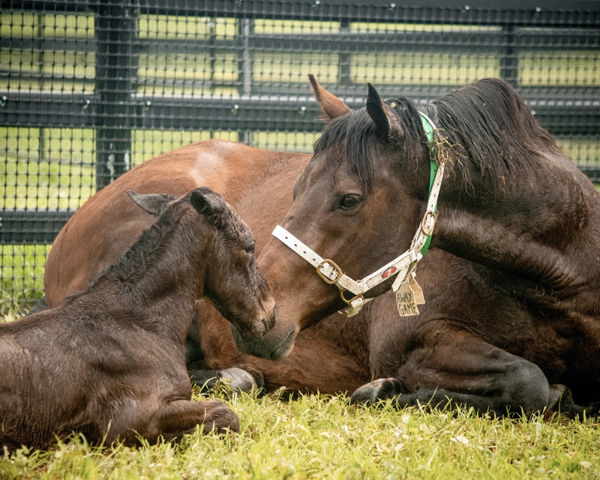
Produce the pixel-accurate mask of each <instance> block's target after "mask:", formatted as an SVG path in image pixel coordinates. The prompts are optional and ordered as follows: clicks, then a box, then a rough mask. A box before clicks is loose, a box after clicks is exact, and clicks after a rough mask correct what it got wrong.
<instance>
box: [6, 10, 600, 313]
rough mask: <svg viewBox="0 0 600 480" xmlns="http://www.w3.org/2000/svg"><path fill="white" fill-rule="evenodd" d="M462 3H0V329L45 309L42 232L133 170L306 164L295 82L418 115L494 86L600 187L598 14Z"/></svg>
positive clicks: (314, 132)
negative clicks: (470, 88)
mask: <svg viewBox="0 0 600 480" xmlns="http://www.w3.org/2000/svg"><path fill="white" fill-rule="evenodd" d="M167 3H168V5H166V4H167ZM415 3H418V4H417V5H415ZM468 3H469V2H457V1H454V0H447V1H444V2H442V1H440V0H423V1H420V2H412V3H409V2H405V1H395V2H392V1H381V0H302V1H300V0H292V1H283V0H281V1H272V0H262V1H254V0H243V1H241V0H212V1H208V0H206V1H202V0H197V1H193V2H191V1H189V0H170V1H169V2H164V1H162V0H160V1H158V0H96V1H85V0H69V1H63V2H60V1H59V2H51V1H25V0H19V1H17V0H3V1H2V11H1V13H0V20H1V22H0V155H2V159H1V160H0V202H1V204H0V218H1V224H0V268H1V271H0V272H1V273H0V283H1V292H2V295H1V296H0V312H1V311H3V310H5V309H6V308H9V307H14V305H17V304H20V305H23V304H31V303H32V302H33V301H34V300H35V298H38V297H40V296H41V295H42V276H43V264H44V259H45V256H46V254H47V251H48V249H49V244H50V243H51V242H52V240H53V238H54V237H55V235H56V233H57V232H58V231H59V229H60V228H61V226H62V225H63V224H64V222H65V221H66V220H67V219H68V218H69V216H70V215H71V214H72V213H73V211H75V210H76V209H77V208H78V207H79V206H80V205H81V204H82V203H83V202H84V201H85V200H86V199H87V198H89V196H90V195H92V194H93V193H94V192H95V191H96V190H97V189H98V188H102V186H104V185H106V184H107V183H109V182H110V181H111V180H112V179H114V178H116V177H117V176H118V175H120V174H121V173H123V172H125V171H127V170H128V169H129V168H131V167H132V166H133V165H136V164H139V163H140V162H142V161H143V160H146V159H148V158H151V157H153V156H155V155H157V154H159V153H162V152H164V151H168V150H171V149H173V148H176V147H179V146H181V145H185V144H187V143H190V142H192V141H197V140H201V139H206V138H212V137H221V138H227V139H230V140H234V141H241V142H245V143H248V144H251V145H255V146H259V147H264V148H271V149H279V150H297V151H310V150H311V148H312V143H313V142H314V140H315V139H316V138H317V136H318V134H319V131H320V130H321V124H320V123H319V121H318V120H317V117H318V116H319V112H318V108H317V106H316V103H315V102H314V101H313V100H312V97H311V95H310V91H309V88H308V82H307V74H308V73H314V74H316V75H317V78H318V79H319V81H320V82H321V83H322V84H324V85H325V86H326V87H327V88H329V89H331V90H332V91H333V92H335V93H336V95H338V96H340V97H341V98H343V99H344V100H345V101H346V102H347V103H348V104H349V105H350V106H353V107H358V106H361V105H362V103H363V102H364V97H365V91H366V89H365V83H366V82H367V81H368V82H372V83H374V84H375V85H376V86H377V87H378V89H379V90H380V91H381V92H382V93H383V94H384V95H385V96H397V95H406V96H409V97H412V98H414V99H416V100H417V101H418V102H427V101H429V100H431V99H432V98H435V97H437V96H440V95H442V94H444V93H446V92H448V91H449V90H451V89H453V88H455V87H458V86H461V85H463V84H465V83H469V82H471V81H475V80H477V79H479V78H483V77H502V78H505V79H506V80H508V81H509V82H511V83H512V84H513V85H515V86H516V87H517V88H518V89H519V90H520V91H521V92H522V93H523V95H524V96H525V97H526V99H527V102H528V104H529V106H530V107H531V108H532V110H534V111H535V113H536V115H537V117H538V118H539V119H540V121H541V123H542V124H543V125H544V126H546V127H547V128H548V129H549V130H550V131H551V133H553V134H554V135H555V136H556V137H557V139H558V142H559V144H560V145H561V146H562V147H563V149H565V150H566V151H567V153H569V154H570V156H571V157H572V158H573V159H574V161H575V162H576V163H577V164H578V165H579V166H580V168H581V169H583V170H584V171H585V172H586V173H588V175H589V176H590V177H591V178H592V179H593V180H600V163H599V162H600V1H597V0H572V1H570V2H564V1H554V0H546V1H544V2H531V1H529V0H522V1H519V2H517V1H514V0H507V1H505V2H501V3H502V5H498V3H499V2H492V1H485V0H481V1H477V2H470V4H468Z"/></svg>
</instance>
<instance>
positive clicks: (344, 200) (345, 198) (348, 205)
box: [337, 193, 362, 210]
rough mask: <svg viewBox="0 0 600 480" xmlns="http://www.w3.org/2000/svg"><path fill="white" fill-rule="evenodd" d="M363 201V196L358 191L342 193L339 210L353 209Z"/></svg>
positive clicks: (338, 205)
mask: <svg viewBox="0 0 600 480" xmlns="http://www.w3.org/2000/svg"><path fill="white" fill-rule="evenodd" d="M361 202H362V197H361V196H360V195H358V194H356V193H348V194H346V195H342V196H341V197H340V199H339V201H338V203H337V208H338V210H352V209H353V208H356V207H358V206H359V205H360V204H361Z"/></svg>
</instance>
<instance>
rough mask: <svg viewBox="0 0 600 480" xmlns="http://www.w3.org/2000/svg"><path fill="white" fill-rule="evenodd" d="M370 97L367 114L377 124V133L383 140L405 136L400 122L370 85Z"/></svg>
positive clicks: (368, 97)
mask: <svg viewBox="0 0 600 480" xmlns="http://www.w3.org/2000/svg"><path fill="white" fill-rule="evenodd" d="M367 85H368V86H369V95H368V96H367V112H368V114H369V116H370V117H371V120H373V123H375V131H376V132H377V135H378V136H379V137H381V138H388V137H396V138H400V137H402V135H403V130H402V127H401V126H400V121H399V120H398V118H397V117H396V115H394V113H393V112H392V111H391V110H390V108H389V107H388V106H387V105H386V104H385V103H383V101H382V100H381V97H380V96H379V93H377V90H375V87H374V86H373V85H371V84H370V83H368V84H367Z"/></svg>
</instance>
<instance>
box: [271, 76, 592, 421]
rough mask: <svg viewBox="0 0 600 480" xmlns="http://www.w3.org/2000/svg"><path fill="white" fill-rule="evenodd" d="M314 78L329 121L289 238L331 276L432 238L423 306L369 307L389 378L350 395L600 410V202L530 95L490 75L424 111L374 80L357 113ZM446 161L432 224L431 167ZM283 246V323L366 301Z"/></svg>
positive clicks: (495, 407)
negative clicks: (386, 93)
mask: <svg viewBox="0 0 600 480" xmlns="http://www.w3.org/2000/svg"><path fill="white" fill-rule="evenodd" d="M313 85H314V88H315V91H316V96H317V99H320V100H321V106H322V108H323V112H324V114H325V116H326V117H327V119H328V120H329V124H328V125H327V127H326V129H325V131H324V132H323V135H322V136H321V138H320V139H319V141H318V142H317V144H316V146H315V154H314V156H313V158H312V160H311V161H310V163H309V165H308V166H307V168H306V169H305V170H304V172H303V174H302V175H301V177H300V179H299V180H298V181H297V182H296V184H295V187H294V202H293V204H292V206H291V208H290V210H289V211H288V213H287V215H286V217H285V219H284V220H283V222H282V224H281V225H282V227H283V228H284V229H285V230H282V231H283V232H284V234H285V235H289V234H290V233H291V234H292V235H294V236H296V237H297V238H298V239H299V240H300V241H301V242H304V244H306V245H308V246H309V247H310V248H311V249H312V252H313V253H311V255H313V254H315V253H316V254H318V255H319V256H320V257H321V258H325V259H332V260H333V262H335V263H336V264H337V265H338V266H339V267H336V270H335V272H334V275H333V277H336V278H340V277H341V275H342V272H343V273H344V274H345V275H347V276H348V277H350V278H351V279H361V278H363V277H366V276H367V275H368V274H370V273H371V272H373V271H374V270H376V269H377V268H379V267H381V266H383V265H385V264H386V263H388V262H390V261H392V260H393V259H394V258H395V257H398V256H399V255H400V254H401V253H402V252H404V251H405V250H407V249H409V247H410V245H411V240H412V241H413V242H414V241H416V238H417V237H416V236H415V232H417V233H418V234H419V232H424V231H425V230H428V231H427V232H425V236H429V235H430V234H431V232H432V231H433V235H431V251H430V252H429V253H427V255H426V258H428V257H429V258H428V259H429V260H430V261H429V262H428V263H427V264H425V265H419V267H418V269H417V277H418V279H419V281H421V282H422V283H423V286H424V293H425V295H424V297H425V299H426V303H425V304H424V305H423V306H422V307H421V308H420V313H419V315H418V316H406V317H400V316H399V315H397V316H396V318H395V319H392V318H390V313H389V311H386V312H383V310H385V307H382V306H381V305H377V306H376V307H374V309H373V310H374V311H372V312H370V314H371V315H381V316H382V317H386V320H385V321H384V320H382V319H379V320H375V319H374V320H372V322H375V326H373V323H372V327H371V328H372V330H371V336H370V339H369V341H370V349H369V356H370V369H371V373H372V374H374V376H375V378H376V379H375V380H374V381H372V382H370V383H368V384H366V385H364V386H362V387H361V388H359V389H358V390H357V391H355V392H354V394H353V395H352V400H353V401H356V402H361V401H375V400H378V399H386V398H393V399H394V401H395V402H397V403H398V404H399V405H413V404H415V403H416V402H428V401H433V402H434V404H437V405H440V404H446V403H448V402H455V403H459V404H464V405H468V406H473V407H475V408H476V409H477V410H480V411H485V410H491V411H494V412H496V413H499V414H503V413H506V409H507V408H508V409H511V410H512V411H513V412H514V411H517V412H520V411H521V410H523V411H525V413H530V412H533V411H537V410H542V409H544V408H546V407H555V406H556V403H557V402H558V400H559V399H560V397H561V395H563V394H564V393H567V392H568V391H569V390H570V392H572V395H573V399H574V401H575V402H576V403H577V404H579V405H583V406H588V405H596V406H594V407H592V408H591V410H594V413H598V412H597V410H598V407H597V405H598V402H599V401H600V296H599V295H598V293H599V291H600V195H599V194H598V192H597V191H596V189H595V188H594V186H593V185H592V184H591V182H590V181H589V180H588V179H587V177H586V176H585V175H584V174H582V173H581V172H580V171H579V170H578V169H577V168H576V166H575V165H574V164H573V163H572V162H571V161H570V160H569V159H568V158H567V157H566V156H565V154H564V153H563V152H562V151H561V150H560V149H559V148H558V147H557V145H556V143H555V141H554V139H553V138H552V137H551V136H550V135H549V134H548V132H547V131H546V130H544V129H543V128H542V127H541V126H540V125H539V124H538V122H537V121H536V119H535V118H534V117H533V115H532V114H531V112H530V111H529V110H528V109H527V108H526V106H525V104H524V102H523V100H522V99H521V98H520V97H519V96H518V94H517V93H516V92H515V91H514V90H513V89H512V88H511V87H510V86H509V85H508V84H506V83H505V82H503V81H501V80H495V79H487V80H482V81H479V82H477V83H475V84H472V85H467V86H465V87H463V88H461V89H459V90H457V91H455V92H453V93H451V94H449V95H447V96H445V97H443V98H441V99H439V100H436V101H434V102H432V103H431V104H430V105H427V106H426V107H424V109H423V110H422V111H421V112H419V110H418V109H417V107H416V106H415V105H414V104H413V103H412V102H410V101H409V100H407V99H405V98H398V99H394V100H391V101H388V102H383V101H382V100H381V99H380V97H379V95H378V93H377V91H376V90H375V88H374V87H372V86H370V85H369V94H368V98H367V100H366V107H365V108H363V109H360V110H358V111H351V110H350V109H349V108H348V107H347V106H345V105H344V104H343V102H341V101H340V100H338V99H336V98H335V97H333V96H332V95H331V94H329V93H328V92H326V91H325V90H323V89H322V88H321V87H320V86H319V85H318V84H317V83H316V81H314V80H313ZM428 131H430V133H429V135H428ZM428 136H429V138H428ZM444 168H445V170H446V171H445V174H444V175H443V184H442V185H441V191H440V196H439V202H438V204H437V223H435V229H434V230H433V225H432V222H433V221H434V220H435V213H434V212H435V204H432V203H431V201H428V198H429V197H430V196H431V195H433V193H432V194H430V193H429V192H430V191H432V190H433V189H434V188H435V187H434V185H435V182H433V183H432V182H431V178H432V176H433V175H432V172H435V171H436V170H437V171H438V172H440V171H441V172H443V169H444ZM438 186H439V185H438ZM428 203H429V204H428ZM286 231H287V232H286ZM282 239H283V238H282V237H281V236H279V238H277V239H276V238H274V239H272V240H271V242H270V243H269V244H268V245H267V246H266V247H265V249H263V251H262V254H261V259H260V262H261V265H262V266H263V269H264V270H263V271H264V273H265V276H266V278H267V279H268V281H269V284H270V285H271V286H272V287H273V294H274V296H275V298H276V299H277V303H278V312H279V314H280V315H281V316H282V317H283V318H289V317H293V318H296V319H298V320H297V322H298V323H299V324H301V325H308V324H310V323H312V322H315V321H318V319H319V318H322V317H324V316H326V315H328V314H330V313H331V312H332V311H333V310H334V309H337V308H341V307H343V306H344V304H345V301H344V300H343V299H344V298H345V300H346V301H348V300H350V299H351V298H353V297H354V295H355V292H352V291H349V289H348V288H346V287H345V285H344V284H343V283H342V282H337V281H334V280H335V279H336V278H332V277H331V276H329V277H327V278H324V280H326V281H323V279H322V278H320V277H326V276H327V274H326V273H324V270H325V267H327V268H329V270H331V269H332V268H331V263H332V262H329V264H328V265H325V266H322V265H320V266H317V268H316V270H317V271H315V268H314V267H313V265H311V263H310V261H305V260H304V259H303V258H301V256H304V257H306V248H304V250H305V251H304V252H302V251H301V250H302V249H301V248H300V249H298V248H295V247H294V246H293V245H290V244H284V243H283V242H282V241H281V240H282ZM413 239H414V240H413ZM422 251H423V252H425V250H424V249H423V250H422ZM413 265H414V264H413ZM422 267H423V268H422ZM398 270H399V268H398ZM394 272H395V270H394V271H390V270H385V271H384V272H383V273H382V275H381V277H382V279H383V278H384V277H385V276H386V273H387V274H388V275H389V274H390V273H394ZM317 273H320V275H317ZM390 276H393V275H390ZM408 278H410V276H409V277H408ZM331 283H337V284H338V285H337V286H332V285H331ZM346 283H349V282H348V281H346ZM413 283H414V282H413ZM382 285H385V284H379V288H381V286H382ZM401 285H402V283H401ZM403 285H404V287H405V288H404V291H402V289H400V290H398V291H399V292H403V295H406V294H414V296H415V297H418V296H419V293H420V292H418V287H417V286H416V285H413V284H412V283H411V282H409V281H408V280H407V281H404V282H403ZM412 286H414V288H410V287H412ZM396 287H398V285H396ZM338 288H339V290H338ZM376 289H377V287H376ZM411 290H412V292H411ZM340 293H341V294H340ZM378 293H379V292H378V291H371V290H369V291H367V292H366V293H365V294H364V295H363V296H364V297H368V296H373V295H375V294H378ZM392 296H393V295H392ZM400 300H404V298H402V299H399V303H401V302H400ZM567 397H568V396H567ZM567 397H563V400H564V402H565V403H572V402H568V398H567ZM566 407H567V405H565V408H566ZM568 407H569V408H573V410H574V411H577V408H576V406H575V405H572V404H571V405H568Z"/></svg>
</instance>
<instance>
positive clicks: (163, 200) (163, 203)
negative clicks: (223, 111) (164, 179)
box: [127, 190, 175, 217]
mask: <svg viewBox="0 0 600 480" xmlns="http://www.w3.org/2000/svg"><path fill="white" fill-rule="evenodd" d="M127 195H129V197H130V198H131V199H132V200H133V201H134V202H135V203H136V204H137V205H139V206H140V207H141V208H142V209H143V210H145V211H146V212H148V213H149V214H150V215H154V216H156V217H158V216H159V215H160V214H161V213H162V211H163V210H164V209H165V208H167V206H168V205H169V203H170V202H171V201H173V200H174V199H175V197H174V196H173V195H166V194H164V193H145V194H144V193H136V192H134V191H133V190H127Z"/></svg>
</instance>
